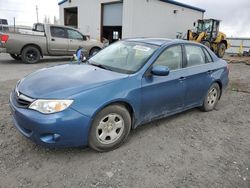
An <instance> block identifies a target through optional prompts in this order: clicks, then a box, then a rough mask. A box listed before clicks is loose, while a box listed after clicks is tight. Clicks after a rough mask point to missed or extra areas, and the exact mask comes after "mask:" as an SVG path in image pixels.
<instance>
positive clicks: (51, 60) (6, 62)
mask: <svg viewBox="0 0 250 188" xmlns="http://www.w3.org/2000/svg"><path fill="white" fill-rule="evenodd" d="M71 59H72V58H71V57H56V58H44V59H41V60H40V61H39V62H38V63H35V64H42V63H57V62H65V61H66V62H70V61H71ZM0 64H24V65H27V64H26V63H24V62H22V61H21V60H15V59H11V60H10V59H8V60H1V61H0Z"/></svg>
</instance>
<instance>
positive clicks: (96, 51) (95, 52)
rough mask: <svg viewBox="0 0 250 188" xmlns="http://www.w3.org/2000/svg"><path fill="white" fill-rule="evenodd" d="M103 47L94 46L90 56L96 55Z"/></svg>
mask: <svg viewBox="0 0 250 188" xmlns="http://www.w3.org/2000/svg"><path fill="white" fill-rule="evenodd" d="M100 50H101V49H100V48H92V49H91V50H90V52H89V57H92V56H94V55H95V54H97V53H98V52H99V51H100Z"/></svg>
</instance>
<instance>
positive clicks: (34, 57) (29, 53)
mask: <svg viewBox="0 0 250 188" xmlns="http://www.w3.org/2000/svg"><path fill="white" fill-rule="evenodd" d="M21 58H22V61H23V62H24V63H27V64H34V63H37V62H38V61H39V60H40V58H41V53H40V51H39V49H38V48H37V47H36V46H26V47H25V48H24V49H23V50H22V54H21Z"/></svg>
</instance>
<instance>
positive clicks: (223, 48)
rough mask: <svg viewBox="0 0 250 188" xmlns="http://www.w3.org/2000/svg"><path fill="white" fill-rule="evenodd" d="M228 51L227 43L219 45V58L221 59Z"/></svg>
mask: <svg viewBox="0 0 250 188" xmlns="http://www.w3.org/2000/svg"><path fill="white" fill-rule="evenodd" d="M226 49H227V47H226V44H225V43H223V42H221V43H219V44H218V48H217V56H218V57H219V58H222V57H223V56H224V54H225V52H226Z"/></svg>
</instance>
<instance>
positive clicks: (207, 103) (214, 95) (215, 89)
mask: <svg viewBox="0 0 250 188" xmlns="http://www.w3.org/2000/svg"><path fill="white" fill-rule="evenodd" d="M220 93H221V90H220V86H219V85H218V84H217V83H213V84H212V86H211V87H210V88H209V90H208V92H207V95H206V97H205V99H204V102H203V105H202V110H204V111H205V112H208V111H211V110H213V109H214V108H215V106H216V105H217V103H218V100H219V97H220Z"/></svg>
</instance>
